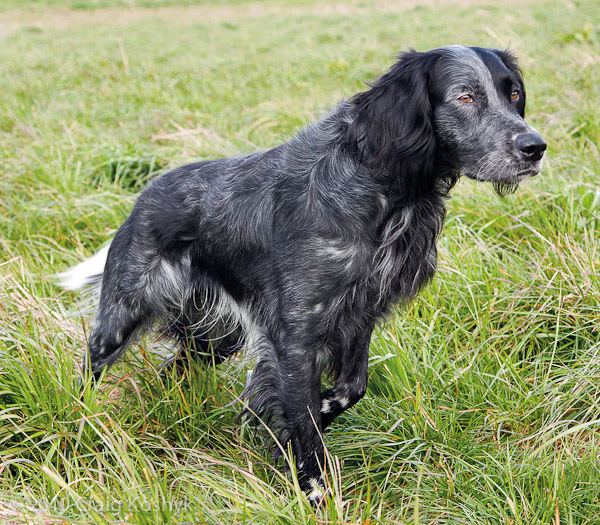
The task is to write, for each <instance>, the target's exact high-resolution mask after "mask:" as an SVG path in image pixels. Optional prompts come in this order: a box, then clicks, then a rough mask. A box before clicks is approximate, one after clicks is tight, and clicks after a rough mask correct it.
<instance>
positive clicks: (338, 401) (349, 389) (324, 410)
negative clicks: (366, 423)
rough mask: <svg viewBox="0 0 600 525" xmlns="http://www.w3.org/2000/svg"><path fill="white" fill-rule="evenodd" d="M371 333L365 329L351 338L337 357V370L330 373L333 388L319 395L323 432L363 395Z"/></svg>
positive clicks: (370, 330)
mask: <svg viewBox="0 0 600 525" xmlns="http://www.w3.org/2000/svg"><path fill="white" fill-rule="evenodd" d="M371 333H372V329H371V328H369V329H367V330H365V331H364V332H362V333H360V334H359V335H357V336H356V337H354V338H353V340H352V343H351V345H349V346H348V347H347V348H346V349H344V351H343V352H342V354H341V356H340V357H342V359H339V361H340V363H339V369H338V370H334V371H335V373H336V379H335V384H334V386H333V388H330V389H328V390H325V391H324V392H323V393H322V394H321V421H322V424H323V430H324V429H325V428H327V426H329V425H330V424H331V423H332V422H333V420H334V419H335V418H336V417H337V416H339V415H340V414H341V413H342V412H344V411H345V410H348V409H349V408H350V407H351V406H353V405H355V404H356V403H357V402H358V401H360V399H361V398H362V397H363V396H364V395H365V392H366V390H367V379H368V367H369V341H370V340H371Z"/></svg>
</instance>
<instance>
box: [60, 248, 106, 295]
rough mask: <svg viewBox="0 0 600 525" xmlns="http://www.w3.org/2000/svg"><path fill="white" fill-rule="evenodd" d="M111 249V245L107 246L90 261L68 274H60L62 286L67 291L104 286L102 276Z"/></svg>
mask: <svg viewBox="0 0 600 525" xmlns="http://www.w3.org/2000/svg"><path fill="white" fill-rule="evenodd" d="M109 248H110V244H107V245H106V246H104V248H102V249H101V250H100V251H98V252H97V253H96V254H95V255H92V257H90V258H89V259H86V260H85V261H83V262H81V263H79V264H78V265H77V266H73V268H70V269H69V270H67V271H66V272H63V273H60V274H58V276H57V277H58V280H59V284H60V286H62V287H63V288H64V289H65V290H79V289H80V288H84V287H86V286H93V287H98V288H99V287H100V286H101V285H102V274H103V273H104V265H105V264H106V258H107V257H108V249H109Z"/></svg>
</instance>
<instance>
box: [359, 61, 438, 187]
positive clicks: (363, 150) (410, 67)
mask: <svg viewBox="0 0 600 525" xmlns="http://www.w3.org/2000/svg"><path fill="white" fill-rule="evenodd" d="M437 59H438V55H437V54H436V53H434V52H427V53H419V52H417V51H409V52H406V53H403V54H401V55H400V57H399V60H398V62H397V63H396V64H395V65H394V66H392V68H391V69H390V70H389V71H388V72H387V73H386V74H385V75H383V76H382V77H381V78H379V79H378V80H377V81H375V82H374V83H373V84H372V85H371V89H369V90H367V91H364V92H362V93H358V94H357V95H355V96H354V97H353V98H352V100H351V101H350V102H351V105H352V111H353V120H352V122H351V124H350V125H349V127H348V132H347V139H348V143H349V144H350V145H351V146H353V147H354V148H355V149H356V151H357V152H358V154H359V155H360V156H361V160H362V161H363V162H366V163H368V164H370V165H372V166H375V167H376V168H378V169H382V170H385V172H386V173H389V174H390V176H391V177H402V178H403V180H404V183H405V184H406V183H408V184H412V183H416V184H419V185H421V184H422V183H423V182H425V181H424V179H426V178H429V176H430V174H431V172H432V170H433V164H434V156H435V148H436V140H435V134H434V130H433V123H432V108H431V101H430V97H429V86H430V74H431V69H432V68H433V66H434V64H435V61H436V60H437ZM419 181H420V182H419Z"/></svg>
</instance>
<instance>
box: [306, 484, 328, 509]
mask: <svg viewBox="0 0 600 525" xmlns="http://www.w3.org/2000/svg"><path fill="white" fill-rule="evenodd" d="M303 490H304V493H305V494H306V497H307V498H308V501H309V502H310V504H311V505H312V506H313V507H320V506H321V505H322V504H323V503H324V501H325V500H326V499H327V498H328V497H329V496H331V490H330V489H329V488H328V487H325V484H324V483H323V480H322V479H321V478H320V477H319V478H310V479H309V480H308V483H307V485H306V486H305V487H304V488H303Z"/></svg>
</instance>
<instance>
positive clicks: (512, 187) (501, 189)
mask: <svg viewBox="0 0 600 525" xmlns="http://www.w3.org/2000/svg"><path fill="white" fill-rule="evenodd" d="M492 186H493V187H494V190H495V191H496V193H497V194H498V195H500V196H501V197H504V196H505V195H511V194H513V193H514V192H515V191H517V188H518V187H519V183H518V182H512V181H511V182H492Z"/></svg>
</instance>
